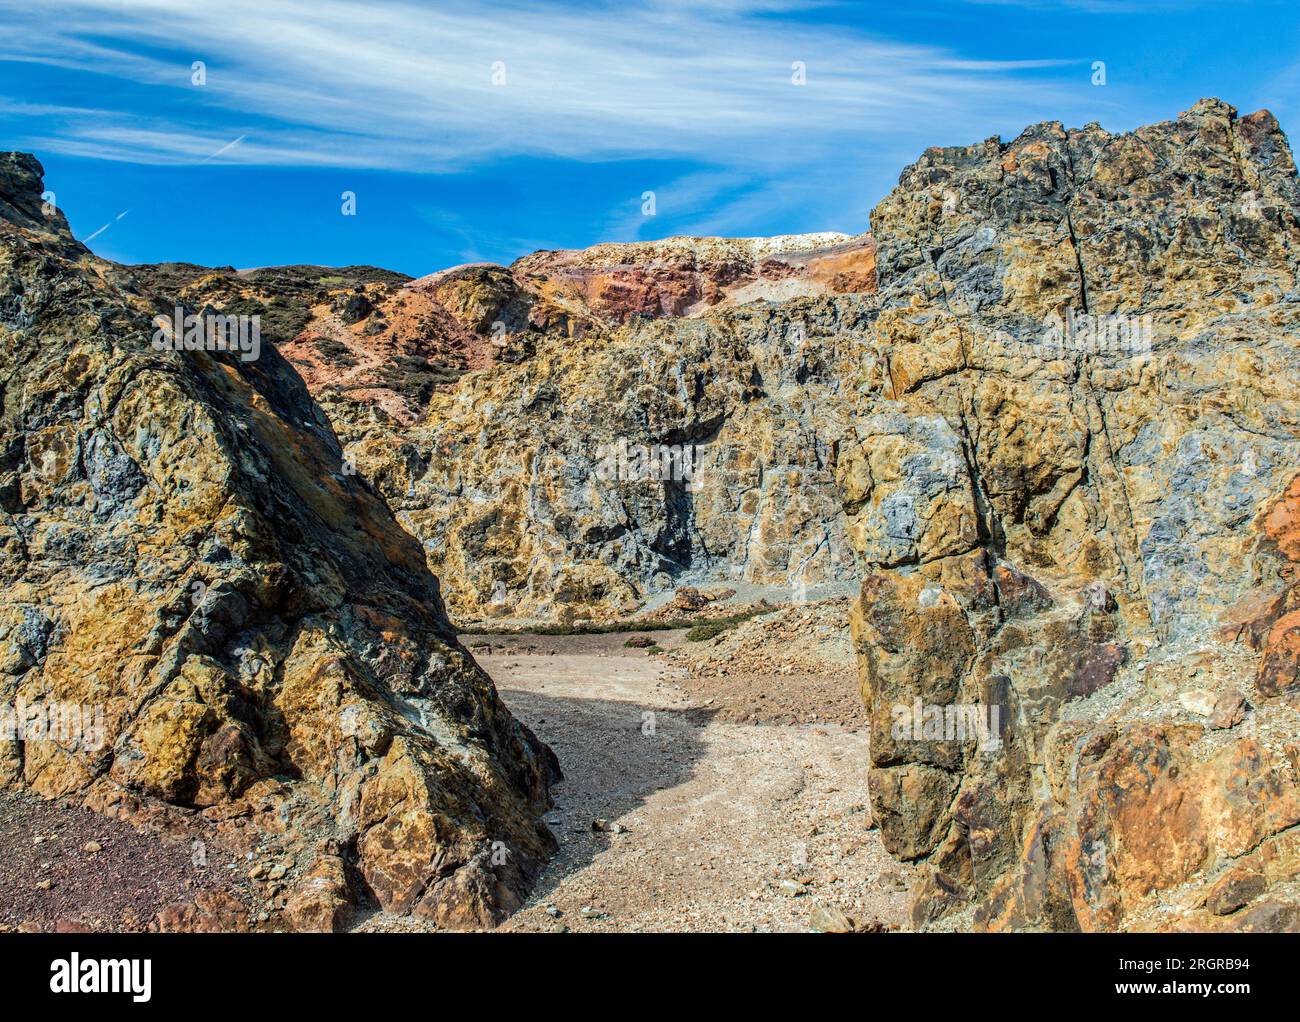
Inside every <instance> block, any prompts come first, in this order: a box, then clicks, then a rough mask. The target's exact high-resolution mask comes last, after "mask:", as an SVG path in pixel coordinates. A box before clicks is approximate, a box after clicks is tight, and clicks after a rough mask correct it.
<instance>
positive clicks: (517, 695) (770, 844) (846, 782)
mask: <svg viewBox="0 0 1300 1022" xmlns="http://www.w3.org/2000/svg"><path fill="white" fill-rule="evenodd" d="M653 637H654V639H655V640H656V642H657V643H658V644H659V645H661V646H662V647H664V648H665V649H673V648H681V646H682V638H681V633H673V632H656V633H653ZM626 639H627V636H626V635H622V634H613V635H589V636H557V637H545V636H475V637H474V638H473V640H472V641H471V642H470V645H471V648H473V649H474V652H475V655H476V657H477V658H478V660H479V662H480V663H481V664H482V665H483V666H484V667H485V668H486V669H487V670H488V672H489V673H491V675H492V677H493V679H494V680H495V681H496V683H497V686H498V688H499V689H500V691H501V694H502V696H503V698H504V699H505V701H506V702H507V703H508V704H509V706H510V708H511V710H512V711H513V712H514V713H515V714H516V715H517V716H519V717H520V718H521V719H522V720H524V721H525V722H526V723H527V724H528V725H529V726H530V727H532V728H533V729H534V730H535V731H536V732H537V734H538V736H539V737H540V738H541V739H542V740H543V741H545V742H547V743H548V744H550V746H551V747H552V748H553V749H554V750H555V752H556V754H557V755H558V756H559V758H560V764H561V766H562V767H563V769H564V772H565V781H564V782H563V783H562V784H561V785H559V786H558V787H557V788H556V789H555V797H556V807H555V809H554V810H553V811H552V813H550V814H549V816H548V822H549V823H550V826H551V829H552V830H553V831H554V832H555V834H556V836H557V837H558V838H559V840H560V850H559V852H558V853H557V854H556V855H555V857H554V858H553V859H552V860H551V862H550V863H549V864H548V866H547V868H546V870H545V872H544V873H543V875H542V877H541V880H540V883H539V884H538V887H537V889H536V890H535V892H534V894H533V897H532V898H531V899H530V900H529V902H528V904H527V905H526V907H525V908H524V909H523V910H521V911H520V912H519V913H517V914H516V915H515V916H514V917H513V918H512V919H511V920H509V921H508V922H507V923H506V924H505V926H504V927H503V929H505V930H507V931H520V930H523V931H537V930H541V931H554V930H560V931H563V930H566V929H567V930H572V931H715V930H723V931H807V930H810V929H815V928H825V926H826V922H827V919H828V918H830V917H831V915H833V912H828V911H827V910H838V912H839V913H842V914H843V915H845V916H847V917H849V918H850V919H851V920H852V921H853V922H854V923H855V924H856V925H857V926H858V927H859V928H874V929H880V928H885V929H892V928H906V926H907V900H908V899H907V894H906V889H907V886H908V885H909V883H910V870H909V868H908V867H906V866H905V865H902V864H900V863H898V862H895V861H894V860H893V859H891V858H890V856H889V855H888V854H887V853H886V852H885V849H884V847H883V845H882V844H881V841H880V838H879V834H878V833H877V832H876V830H875V829H874V828H873V825H872V820H871V812H870V808H869V806H868V801H867V764H868V760H867V736H866V732H865V730H858V729H853V728H849V727H845V726H843V725H842V724H840V723H837V722H835V721H833V720H832V721H819V720H815V719H814V720H811V721H805V719H804V718H805V717H806V716H808V711H807V707H809V706H813V705H816V699H815V698H811V699H808V698H804V697H803V696H802V695H798V696H796V695H793V694H792V695H791V696H790V699H788V700H787V702H788V703H790V705H798V706H800V707H801V709H800V716H799V718H798V719H799V721H800V722H799V723H795V724H790V723H784V722H783V721H784V720H786V719H787V718H788V717H789V716H790V714H788V713H787V712H785V711H784V710H782V709H781V707H780V706H779V705H776V704H779V703H780V700H779V699H774V700H772V701H771V702H770V703H769V702H768V701H766V700H760V699H758V698H757V695H758V692H759V691H760V689H761V688H762V687H763V686H762V684H761V683H760V681H758V680H756V679H755V677H754V676H753V675H745V676H738V677H734V678H728V677H726V676H721V677H712V678H705V679H700V678H687V676H686V673H685V671H684V670H683V669H682V668H680V667H674V666H671V665H669V664H667V663H666V662H665V660H664V657H663V655H662V654H660V655H652V654H647V653H646V652H645V651H643V650H639V649H628V648H626V647H625V646H624V645H623V644H624V642H625V640H626ZM475 647H477V648H475ZM489 650H490V651H489ZM810 680H812V681H813V683H814V684H815V685H816V686H822V685H829V684H832V682H830V681H829V680H828V679H827V678H826V677H825V676H820V675H819V676H817V677H816V678H815V679H810ZM842 682H843V684H845V685H848V686H849V692H850V693H855V691H856V689H855V688H854V686H855V684H856V683H855V682H854V680H853V678H852V674H851V672H849V673H845V674H844V675H842ZM706 683H707V684H706ZM780 683H781V684H782V685H783V686H784V687H785V689H786V690H787V691H788V692H789V693H795V692H796V690H798V689H799V686H800V678H799V676H797V675H785V676H781V677H780ZM765 703H766V704H767V706H772V705H776V710H775V712H766V706H764V705H763V704H765ZM755 704H757V710H755V709H754V706H755ZM835 705H838V704H832V714H833V715H836V714H838V711H837V710H836V709H835ZM813 716H815V714H814V715H813ZM751 717H752V718H753V720H752V722H751V719H750V718H751ZM596 821H601V822H600V823H597V822H596ZM594 828H599V829H594Z"/></svg>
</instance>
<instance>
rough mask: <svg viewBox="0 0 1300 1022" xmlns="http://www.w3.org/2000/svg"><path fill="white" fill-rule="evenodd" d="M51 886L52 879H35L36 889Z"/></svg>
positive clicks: (39, 889)
mask: <svg viewBox="0 0 1300 1022" xmlns="http://www.w3.org/2000/svg"><path fill="white" fill-rule="evenodd" d="M53 886H54V881H53V880H40V881H37V884H36V889H37V890H38V891H48V890H49V889H50V888H51V887H53Z"/></svg>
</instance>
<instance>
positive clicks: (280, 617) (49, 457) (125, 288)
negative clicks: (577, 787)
mask: <svg viewBox="0 0 1300 1022" xmlns="http://www.w3.org/2000/svg"><path fill="white" fill-rule="evenodd" d="M40 194H41V181H40V166H39V164H37V163H36V161H35V160H34V159H32V158H31V157H26V156H22V155H20V154H10V155H7V156H3V157H0V210H4V211H5V212H4V218H3V219H0V281H3V286H4V287H5V288H6V289H7V291H6V292H5V293H6V294H9V295H22V296H24V297H23V299H22V302H23V311H22V312H21V314H19V315H16V316H6V317H5V318H4V319H3V320H2V321H0V375H3V376H4V378H5V380H6V384H5V389H4V404H3V409H2V414H3V435H4V437H5V441H6V443H7V444H8V448H7V449H8V451H9V456H8V457H7V459H6V460H5V467H4V469H3V472H2V473H0V493H2V494H3V498H2V499H3V502H4V512H5V513H4V515H3V516H0V548H2V549H3V550H4V556H3V559H2V560H0V571H3V583H4V589H5V599H4V602H3V606H0V646H2V649H3V651H2V652H0V662H2V663H3V675H0V703H3V704H4V705H5V707H6V708H8V707H15V706H21V707H23V709H24V713H23V719H22V720H21V721H20V722H19V724H18V726H17V727H16V728H14V729H13V732H12V733H6V734H3V735H0V783H3V784H8V785H23V786H28V787H31V788H32V789H34V790H36V791H38V792H40V793H42V794H46V795H64V794H78V793H80V794H84V795H85V797H86V798H87V800H88V802H89V803H90V804H92V805H94V806H96V807H97V808H111V809H112V810H113V811H116V812H121V813H126V814H130V813H137V814H140V815H142V816H154V815H157V813H158V812H165V811H166V809H167V806H168V805H169V804H170V805H172V806H177V807H180V809H181V812H180V813H179V814H174V818H175V819H178V820H181V821H183V820H184V819H185V818H186V814H187V813H192V812H197V811H202V812H203V813H204V814H205V815H206V816H207V817H208V818H209V819H210V820H213V821H218V822H219V824H220V826H221V827H222V828H223V829H225V830H227V831H228V832H230V833H231V834H232V835H233V836H234V837H235V838H236V839H237V840H239V841H242V842H243V843H244V844H251V843H254V842H257V841H259V840H261V839H262V837H264V836H265V835H267V834H274V835H275V838H276V840H277V841H278V842H279V843H280V845H281V847H282V848H284V849H285V850H287V851H290V852H295V853H300V854H301V857H303V858H310V857H311V856H314V855H315V854H317V850H318V849H320V848H322V847H325V846H328V847H330V848H332V849H333V851H332V852H330V853H328V855H326V856H325V858H326V859H328V860H329V861H324V860H323V861H322V864H321V867H320V870H319V871H318V873H319V875H316V874H313V873H311V870H310V868H309V869H308V870H307V873H308V879H310V878H311V877H315V879H318V880H319V879H322V878H323V879H324V880H325V881H328V880H329V879H330V877H331V876H333V875H334V874H333V873H332V872H331V866H330V863H338V862H342V861H343V860H344V859H349V860H352V861H355V863H356V868H357V869H358V870H359V871H360V873H361V874H362V875H363V876H367V877H375V878H380V877H384V876H394V877H399V876H400V877H401V878H402V885H404V886H400V885H397V884H394V885H393V886H392V887H391V888H390V887H383V886H382V885H380V884H378V882H376V887H375V889H376V892H377V893H378V894H379V897H380V900H381V901H382V902H383V904H384V905H385V907H391V908H396V909H397V910H399V911H405V910H409V909H410V908H412V906H413V904H414V900H413V899H412V898H409V897H407V896H406V895H405V894H404V893H403V892H405V891H408V890H416V891H419V892H423V894H422V897H423V898H424V902H422V904H424V903H427V904H430V905H433V904H435V903H436V904H444V903H445V904H446V905H447V906H454V908H451V907H449V908H447V909H446V910H445V911H443V912H442V914H441V915H440V916H439V918H444V919H445V921H446V922H447V923H448V924H449V925H468V924H478V923H483V922H487V923H491V922H494V921H496V920H498V919H500V918H501V917H502V916H503V915H504V914H505V913H507V912H509V911H510V910H511V909H512V908H513V907H514V906H515V905H517V904H518V903H519V899H520V898H521V897H522V895H523V893H524V892H525V891H526V890H527V887H528V885H529V883H530V882H531V879H532V877H533V876H534V875H535V873H536V871H537V869H538V868H539V866H540V864H541V862H542V860H543V859H544V858H545V856H546V855H547V854H548V853H549V851H550V850H551V848H552V847H553V845H554V842H553V838H552V837H551V835H550V834H549V832H548V831H547V830H546V829H545V828H544V827H543V826H542V825H541V824H540V823H539V822H538V817H539V816H540V814H541V812H542V811H543V810H544V809H545V808H546V807H547V806H548V805H549V798H548V795H547V784H548V779H550V778H551V777H553V776H554V775H555V772H556V771H555V763H554V758H553V757H552V756H551V754H550V753H549V750H547V749H545V747H543V746H542V745H540V743H538V742H537V741H536V739H534V738H533V736H532V735H531V734H530V733H529V732H528V731H527V729H525V728H524V727H522V726H521V725H520V724H518V723H517V722H516V721H514V720H513V719H512V718H511V717H510V715H509V713H508V712H507V711H506V710H505V708H504V706H503V705H502V704H501V702H500V700H499V699H498V697H497V694H496V692H495V690H494V689H493V686H492V684H491V681H490V680H489V679H488V678H487V676H486V675H485V674H483V672H482V671H480V670H479V669H478V668H477V666H476V665H475V664H474V662H473V660H472V659H471V658H470V657H469V655H468V654H467V653H466V652H465V651H464V649H462V648H461V647H460V645H459V644H458V643H457V641H456V639H455V636H454V633H453V631H452V630H451V627H450V625H449V623H448V621H447V619H446V616H445V613H444V611H443V606H442V602H441V599H440V596H439V592H438V585H437V581H436V579H434V577H433V576H432V575H430V574H429V572H428V569H427V567H426V566H425V559H424V556H423V554H422V552H421V550H420V547H419V544H418V543H416V542H415V541H414V540H413V539H412V538H411V537H410V536H409V535H407V534H406V533H405V532H403V531H402V529H401V528H400V527H399V526H398V524H397V523H396V522H395V521H394V519H393V517H392V514H391V512H390V511H389V509H388V507H387V506H386V505H385V504H384V502H383V500H382V499H380V498H378V497H377V496H376V495H375V494H374V493H373V491H372V490H370V489H368V488H366V487H365V486H363V485H361V484H360V482H359V480H358V479H357V478H356V477H355V476H354V475H349V474H348V473H346V472H344V471H343V463H342V452H341V450H340V448H339V445H338V442H337V440H336V439H335V436H334V434H333V432H332V430H331V428H330V425H329V423H328V421H327V420H326V418H325V416H324V414H323V413H322V412H321V410H320V409H319V407H317V406H316V405H315V404H314V403H313V401H312V400H311V398H310V397H309V395H308V394H307V392H306V390H305V389H304V387H303V385H302V381H301V380H300V379H299V377H298V376H297V375H296V374H295V373H294V372H293V371H292V369H290V367H289V366H288V365H287V364H286V363H285V362H284V360H283V359H282V358H281V357H280V356H279V355H278V354H277V353H276V351H275V349H274V348H273V347H271V346H269V345H268V346H267V347H266V348H264V349H263V350H262V352H261V356H260V358H259V359H257V360H256V361H247V362H246V361H242V360H240V359H239V358H238V356H237V354H235V353H230V352H223V351H207V350H193V351H191V350H170V349H167V350H161V349H160V347H159V346H157V345H155V344H153V343H152V337H153V330H154V324H153V323H152V317H153V316H154V315H155V314H157V313H160V312H163V311H164V303H162V302H161V301H159V300H156V299H154V298H152V297H148V296H146V295H144V294H142V292H141V290H140V289H139V288H138V286H137V285H136V283H135V282H133V281H132V280H131V279H130V278H129V277H127V276H126V275H125V274H123V273H122V272H120V271H119V270H118V269H117V268H115V267H113V266H111V265H109V264H106V263H101V262H99V261H97V260H95V259H93V257H91V256H90V255H89V253H87V252H86V251H85V249H83V248H82V247H81V246H80V245H78V244H77V243H76V242H74V241H73V240H72V238H71V236H70V235H69V233H68V231H67V225H66V223H65V222H64V220H63V218H62V216H61V215H60V214H53V215H51V216H47V215H46V211H45V210H44V209H43V208H42V203H41V200H40ZM6 301H7V299H6ZM8 307H9V306H8V305H6V308H8ZM393 790H398V791H401V792H402V793H403V801H402V804H401V808H400V809H396V808H393V809H392V810H391V812H390V811H388V810H380V809H377V808H376V806H380V805H382V804H383V799H382V797H381V795H380V793H381V792H387V791H393ZM155 810H156V811H157V812H155ZM376 813H378V815H376ZM169 818H172V817H169ZM398 821H400V826H399V823H398ZM371 826H373V827H375V828H376V829H375V830H374V832H373V833H372V834H370V835H368V836H367V838H366V839H365V840H363V839H362V834H363V830H364V829H365V828H367V827H371ZM385 828H387V830H388V832H390V833H393V834H396V835H397V836H399V837H400V841H398V842H396V843H391V842H386V841H383V840H381V839H380V835H382V834H383V833H385ZM335 879H337V877H335ZM345 879H346V878H345ZM346 889H347V884H346V883H344V884H342V885H339V884H333V885H331V886H330V887H329V891H326V892H324V894H322V893H321V892H319V891H318V892H317V894H319V895H320V897H322V898H323V897H324V896H325V894H329V895H330V897H332V898H339V897H343V896H344V895H345V894H346ZM453 891H457V892H459V893H457V894H456V895H455V896H453V895H452V893H451V892H453ZM436 892H446V893H445V895H442V896H441V901H440V900H439V895H438V894H437V893H436ZM310 894H311V892H310V891H307V890H306V889H304V891H303V892H302V897H300V898H299V899H298V900H297V902H296V903H297V904H298V906H299V910H300V911H299V916H300V917H301V918H302V919H303V920H304V924H310V925H313V926H315V925H319V924H320V921H321V919H323V918H328V919H335V918H337V912H336V911H335V910H336V909H337V908H338V905H333V906H332V907H331V904H327V903H324V902H321V900H320V898H315V899H314V900H313V897H309V895H310ZM326 901H328V899H326ZM435 914H437V913H435ZM175 922H176V925H181V924H182V923H184V920H178V921H175ZM168 925H171V924H168ZM195 925H197V923H196V924H195Z"/></svg>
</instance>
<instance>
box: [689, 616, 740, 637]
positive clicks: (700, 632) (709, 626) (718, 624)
mask: <svg viewBox="0 0 1300 1022" xmlns="http://www.w3.org/2000/svg"><path fill="white" fill-rule="evenodd" d="M731 625H732V622H731V621H730V620H728V619H727V618H719V619H718V620H717V621H705V622H704V623H703V624H701V625H696V626H695V627H694V628H692V629H691V630H690V631H689V632H687V633H686V641H687V642H704V641H705V640H706V639H712V638H715V637H716V636H719V635H721V634H722V633H723V632H725V631H726V630H727V629H728V628H729V627H731Z"/></svg>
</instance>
